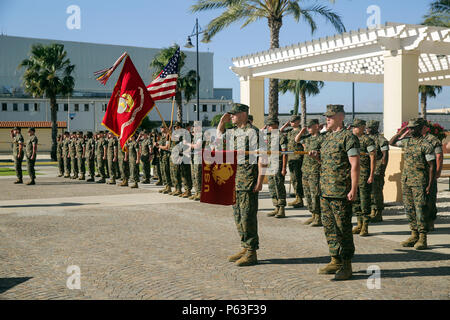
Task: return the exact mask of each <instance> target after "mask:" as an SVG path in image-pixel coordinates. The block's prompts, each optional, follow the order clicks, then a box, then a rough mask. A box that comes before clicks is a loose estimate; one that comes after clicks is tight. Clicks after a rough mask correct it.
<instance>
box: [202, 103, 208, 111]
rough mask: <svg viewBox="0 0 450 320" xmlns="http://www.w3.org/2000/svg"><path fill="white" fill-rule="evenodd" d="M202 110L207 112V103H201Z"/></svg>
mask: <svg viewBox="0 0 450 320" xmlns="http://www.w3.org/2000/svg"><path fill="white" fill-rule="evenodd" d="M202 112H208V105H207V104H204V105H203V111H202Z"/></svg>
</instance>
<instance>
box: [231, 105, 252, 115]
mask: <svg viewBox="0 0 450 320" xmlns="http://www.w3.org/2000/svg"><path fill="white" fill-rule="evenodd" d="M248 109H249V108H248V106H247V105H246V104H242V103H233V105H232V107H231V110H230V111H228V113H230V114H236V113H239V112H247V113H248Z"/></svg>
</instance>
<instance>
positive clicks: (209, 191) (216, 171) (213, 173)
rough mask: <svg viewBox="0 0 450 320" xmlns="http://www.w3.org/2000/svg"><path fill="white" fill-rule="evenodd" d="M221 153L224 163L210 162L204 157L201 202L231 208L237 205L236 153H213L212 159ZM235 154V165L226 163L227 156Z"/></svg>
mask: <svg viewBox="0 0 450 320" xmlns="http://www.w3.org/2000/svg"><path fill="white" fill-rule="evenodd" d="M218 152H220V153H221V157H222V161H221V163H216V162H214V161H211V162H208V160H207V159H206V160H205V157H204V156H203V157H202V193H201V197H200V202H204V203H210V204H219V205H223V206H230V205H233V204H235V203H236V198H235V197H236V194H235V192H234V189H235V182H236V181H235V180H236V168H237V165H236V151H212V152H211V157H213V158H215V154H216V153H218ZM227 153H234V156H233V159H234V163H225V162H226V154H227Z"/></svg>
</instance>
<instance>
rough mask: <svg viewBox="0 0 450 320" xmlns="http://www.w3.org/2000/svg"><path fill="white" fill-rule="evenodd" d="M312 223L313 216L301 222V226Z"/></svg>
mask: <svg viewBox="0 0 450 320" xmlns="http://www.w3.org/2000/svg"><path fill="white" fill-rule="evenodd" d="M313 221H314V214H313V215H312V216H311V218H308V219H306V221H305V222H303V224H304V225H305V226H307V225H308V224H311V223H312V222H313Z"/></svg>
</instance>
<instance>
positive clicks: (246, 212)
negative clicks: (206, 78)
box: [217, 103, 263, 266]
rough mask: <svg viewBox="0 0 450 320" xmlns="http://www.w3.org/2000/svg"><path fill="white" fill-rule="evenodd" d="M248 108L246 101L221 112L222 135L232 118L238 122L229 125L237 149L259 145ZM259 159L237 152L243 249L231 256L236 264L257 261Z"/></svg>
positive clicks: (237, 194)
mask: <svg viewBox="0 0 450 320" xmlns="http://www.w3.org/2000/svg"><path fill="white" fill-rule="evenodd" d="M248 109H249V108H248V106H246V105H244V104H239V103H235V104H233V106H232V108H231V110H230V111H229V112H228V113H227V114H225V115H223V116H222V118H221V120H220V123H219V126H218V128H217V131H218V135H221V134H224V133H225V124H226V123H228V122H229V121H230V118H231V120H232V121H233V122H235V123H234V124H235V125H236V126H235V127H234V128H233V129H229V130H232V133H233V137H234V150H238V151H250V150H251V151H255V150H257V149H258V148H259V129H258V128H256V127H255V126H253V125H251V124H250V123H249V122H248V120H247V116H248ZM230 114H231V117H230ZM258 159H259V158H258V157H255V156H253V155H246V156H245V158H244V159H242V157H241V156H238V159H237V160H238V162H237V163H238V164H237V169H236V181H235V199H236V203H235V204H234V205H233V215H234V221H235V224H236V227H237V230H238V233H239V236H240V239H241V246H242V247H243V250H242V251H240V252H238V253H237V254H235V255H233V256H230V257H228V261H230V262H235V264H236V265H237V266H250V265H254V264H256V263H257V261H258V259H257V255H256V250H258V249H259V237H258V219H257V213H258V194H259V191H260V190H261V188H262V179H263V176H262V175H259V170H258V166H259V165H258V162H257V161H258Z"/></svg>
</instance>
